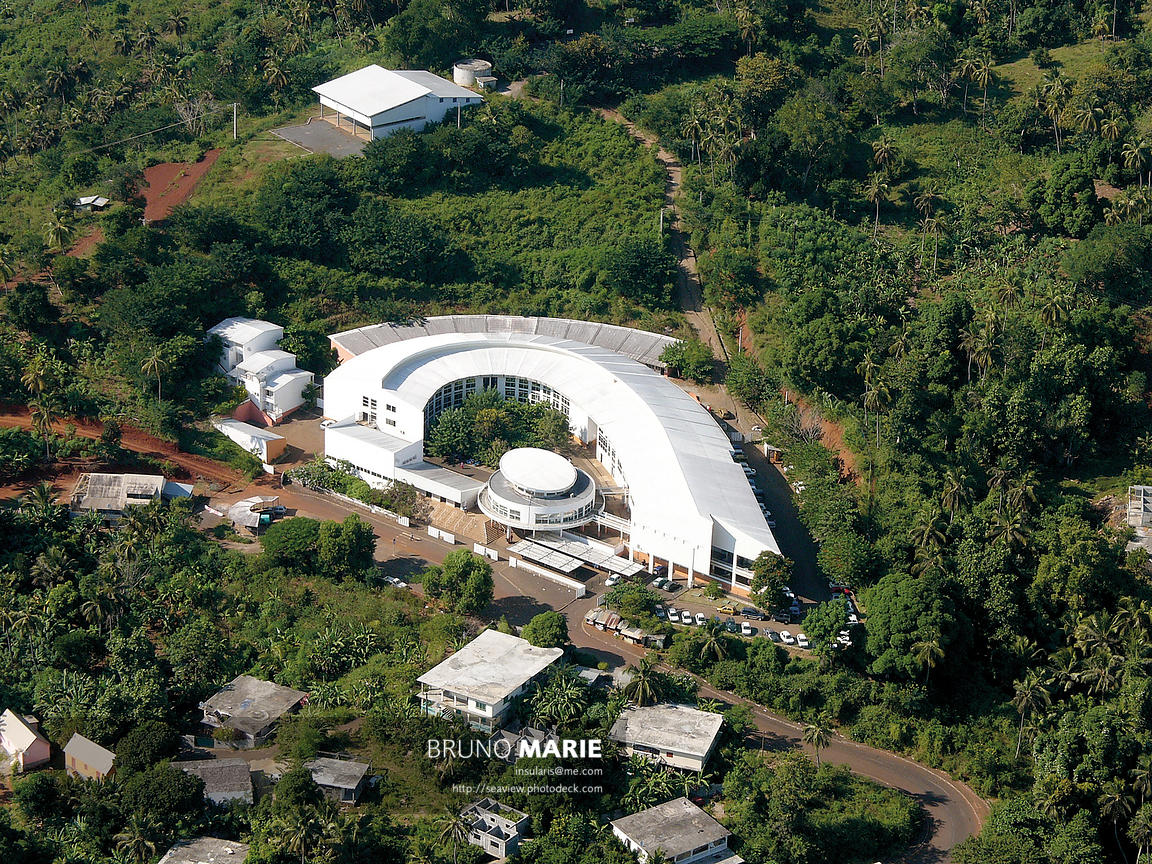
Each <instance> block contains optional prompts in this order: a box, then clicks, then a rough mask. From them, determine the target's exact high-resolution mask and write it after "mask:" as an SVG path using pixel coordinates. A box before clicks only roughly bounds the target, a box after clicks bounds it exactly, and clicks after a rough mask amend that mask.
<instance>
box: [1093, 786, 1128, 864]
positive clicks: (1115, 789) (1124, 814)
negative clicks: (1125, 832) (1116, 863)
mask: <svg viewBox="0 0 1152 864" xmlns="http://www.w3.org/2000/svg"><path fill="white" fill-rule="evenodd" d="M1135 803H1136V802H1135V800H1134V799H1133V798H1132V795H1131V793H1130V792H1129V791H1128V790H1127V789H1126V788H1125V787H1124V783H1123V781H1122V780H1119V779H1113V780H1110V781H1109V782H1108V783H1107V784H1106V785H1105V786H1104V789H1103V791H1102V793H1101V795H1100V815H1101V816H1103V817H1104V818H1105V819H1107V820H1108V821H1109V822H1111V823H1112V836H1113V837H1114V838H1116V848H1117V849H1119V850H1120V857H1122V858H1123V859H1124V862H1125V864H1127V861H1128V853H1126V852H1125V851H1124V844H1123V843H1121V842H1120V822H1121V821H1122V820H1124V819H1127V818H1128V817H1130V816H1131V815H1132V810H1133V809H1134V807H1135Z"/></svg>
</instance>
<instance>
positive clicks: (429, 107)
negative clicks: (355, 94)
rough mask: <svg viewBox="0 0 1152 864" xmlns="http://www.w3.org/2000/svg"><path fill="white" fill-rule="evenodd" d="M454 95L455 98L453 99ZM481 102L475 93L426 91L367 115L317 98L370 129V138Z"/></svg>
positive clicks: (416, 126) (439, 118)
mask: <svg viewBox="0 0 1152 864" xmlns="http://www.w3.org/2000/svg"><path fill="white" fill-rule="evenodd" d="M454 98H455V99H457V100H458V101H456V102H453V101H452V100H453V99H454ZM483 101H484V100H483V99H482V98H481V97H479V96H475V97H463V96H460V97H452V96H444V97H442V96H436V95H434V94H432V93H428V94H426V95H424V96H420V97H418V98H416V99H413V100H412V101H411V102H405V103H404V104H403V105H398V106H396V107H395V108H390V109H389V110H387V111H382V112H380V113H379V114H376V115H374V116H372V117H369V116H368V115H366V114H361V113H360V112H359V111H353V110H352V109H351V108H349V107H348V106H347V105H341V104H340V103H339V102H336V101H334V100H332V99H329V98H328V97H327V96H321V97H320V104H321V105H323V106H324V107H325V108H326V109H331V110H332V111H333V112H334V113H338V114H343V115H344V116H345V117H351V118H352V119H353V120H355V121H356V122H357V123H359V124H361V125H362V126H365V127H369V128H371V130H372V137H373V138H387V137H388V136H389V135H391V134H392V133H393V132H395V131H396V130H397V129H412V130H415V131H416V132H420V131H421V130H423V129H424V128H426V127H427V126H429V125H430V124H432V123H439V122H440V121H442V120H443V119H444V118H445V117H446V116H448V114H449V112H454V111H455V110H456V108H457V107H460V108H466V107H468V106H469V105H478V104H480V103H481V102H483Z"/></svg>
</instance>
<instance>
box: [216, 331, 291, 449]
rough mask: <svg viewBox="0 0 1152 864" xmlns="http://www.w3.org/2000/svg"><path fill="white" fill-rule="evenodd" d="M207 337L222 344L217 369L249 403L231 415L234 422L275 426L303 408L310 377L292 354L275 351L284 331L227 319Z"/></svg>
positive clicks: (245, 403) (277, 349)
mask: <svg viewBox="0 0 1152 864" xmlns="http://www.w3.org/2000/svg"><path fill="white" fill-rule="evenodd" d="M208 336H209V338H211V337H212V336H216V337H218V338H219V339H220V341H221V342H222V343H223V350H222V352H221V355H220V361H219V363H218V366H217V368H218V369H219V370H220V371H221V372H223V373H224V374H225V375H227V376H228V379H229V380H230V381H231V382H232V383H233V384H236V385H239V386H243V387H244V389H245V390H246V391H247V392H248V400H247V401H246V402H244V403H243V404H242V405H241V406H240V407H239V408H237V409H236V411H235V412H234V413H235V417H236V419H237V420H240V421H242V422H245V423H253V424H262V425H264V426H274V425H275V424H277V423H279V422H280V421H281V420H283V419H284V417H286V416H287V415H289V414H291V413H292V412H293V411H295V410H296V409H297V408H299V407H300V406H301V405H303V404H304V391H305V390H306V389H307V388H308V386H309V385H311V384H312V383H313V375H312V373H311V372H307V371H305V370H303V369H300V368H298V367H297V366H296V355H295V354H291V353H289V352H288V351H281V350H280V349H279V348H277V346H278V345H279V344H280V339H281V338H282V337H283V336H284V328H283V327H280V326H278V325H276V324H272V323H270V322H268V321H260V320H257V319H255V318H226V319H224V320H223V321H221V322H220V323H219V324H217V325H216V326H215V327H211V328H209V330H208ZM229 437H231V436H229Z"/></svg>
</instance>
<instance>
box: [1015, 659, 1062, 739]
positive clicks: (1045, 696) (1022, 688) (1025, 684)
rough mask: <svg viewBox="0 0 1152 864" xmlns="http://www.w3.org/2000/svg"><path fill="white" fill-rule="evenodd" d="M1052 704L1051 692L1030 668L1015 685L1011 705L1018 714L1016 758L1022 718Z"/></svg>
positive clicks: (1022, 728) (1021, 736)
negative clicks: (1018, 726)
mask: <svg viewBox="0 0 1152 864" xmlns="http://www.w3.org/2000/svg"><path fill="white" fill-rule="evenodd" d="M1051 704H1052V693H1051V691H1050V690H1049V689H1048V685H1047V684H1046V683H1045V682H1044V680H1043V679H1042V678H1041V677H1040V673H1039V672H1037V671H1036V670H1034V669H1033V670H1030V671H1029V672H1028V674H1027V675H1025V676H1024V678H1023V679H1022V680H1020V681H1017V682H1016V686H1015V689H1014V692H1013V696H1012V707H1013V708H1015V709H1016V711H1017V713H1019V715H1020V728H1019V729H1018V730H1017V732H1016V758H1017V759H1019V758H1020V745H1021V744H1022V743H1023V741H1024V720H1025V718H1027V717H1029V716H1031V715H1035V714H1036V713H1037V712H1039V711H1041V710H1043V709H1044V708H1046V707H1047V706H1049V705H1051Z"/></svg>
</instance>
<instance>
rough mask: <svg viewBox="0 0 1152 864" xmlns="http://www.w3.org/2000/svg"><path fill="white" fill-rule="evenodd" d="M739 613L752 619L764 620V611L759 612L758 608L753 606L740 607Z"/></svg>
mask: <svg viewBox="0 0 1152 864" xmlns="http://www.w3.org/2000/svg"><path fill="white" fill-rule="evenodd" d="M740 614H741V615H743V616H744V617H745V618H751V619H753V620H754V621H763V620H764V613H763V612H761V611H760V610H759V609H757V608H755V607H754V606H744V607H741V609H740Z"/></svg>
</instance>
